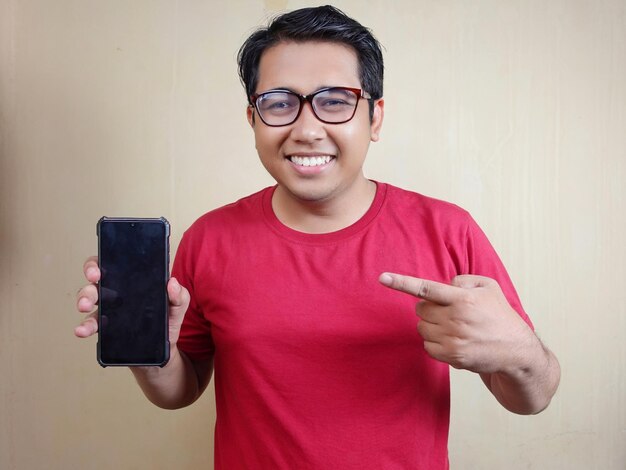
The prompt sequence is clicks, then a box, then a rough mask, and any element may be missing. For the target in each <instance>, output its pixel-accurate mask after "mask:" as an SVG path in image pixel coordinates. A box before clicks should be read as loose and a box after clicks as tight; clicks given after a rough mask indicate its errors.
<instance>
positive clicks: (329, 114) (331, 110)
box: [256, 88, 359, 126]
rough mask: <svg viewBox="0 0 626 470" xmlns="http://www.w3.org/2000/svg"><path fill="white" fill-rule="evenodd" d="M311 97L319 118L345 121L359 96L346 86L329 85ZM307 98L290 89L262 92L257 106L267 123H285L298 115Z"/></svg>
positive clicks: (289, 122)
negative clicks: (332, 86) (334, 86)
mask: <svg viewBox="0 0 626 470" xmlns="http://www.w3.org/2000/svg"><path fill="white" fill-rule="evenodd" d="M308 100H309V101H310V102H311V105H312V107H313V112H314V113H315V115H316V116H317V118H318V119H320V120H321V121H324V122H328V123H342V122H346V121H349V120H350V119H352V117H353V116H354V113H355V111H356V106H357V104H358V102H359V96H358V95H357V94H356V93H354V92H353V91H351V90H347V89H344V88H330V89H327V90H320V91H319V92H317V93H314V94H313V95H311V96H309V98H308ZM304 101H305V100H304V99H302V98H301V97H300V96H298V95H297V94H295V93H293V92H290V91H282V90H278V91H269V92H267V93H263V94H261V95H259V97H258V98H257V101H256V107H257V110H258V111H259V114H260V115H261V119H263V121H264V122H265V123H266V124H268V125H270V126H284V125H288V124H291V123H292V122H294V121H295V120H296V119H297V118H298V115H299V114H300V108H301V107H302V106H303V104H304Z"/></svg>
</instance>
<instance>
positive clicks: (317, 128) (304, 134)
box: [291, 102, 326, 142]
mask: <svg viewBox="0 0 626 470" xmlns="http://www.w3.org/2000/svg"><path fill="white" fill-rule="evenodd" d="M325 136H326V129H325V127H324V123H323V122H322V121H320V120H319V119H317V117H316V116H315V113H314V112H313V108H312V107H311V103H309V102H305V103H304V104H303V106H302V111H300V116H298V119H296V122H294V123H293V124H292V128H291V137H292V138H293V139H294V140H295V141H297V142H313V141H315V140H320V139H323V138H324V137H325Z"/></svg>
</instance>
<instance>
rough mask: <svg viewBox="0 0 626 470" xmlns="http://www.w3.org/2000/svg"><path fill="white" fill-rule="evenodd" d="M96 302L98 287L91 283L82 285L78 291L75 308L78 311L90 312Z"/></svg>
mask: <svg viewBox="0 0 626 470" xmlns="http://www.w3.org/2000/svg"><path fill="white" fill-rule="evenodd" d="M97 302H98V288H97V287H96V286H94V285H93V284H89V285H88V286H85V287H83V288H82V289H81V290H79V291H78V295H77V300H76V308H77V309H78V311H79V312H82V313H88V312H91V311H92V310H93V309H94V307H95V306H96V303H97Z"/></svg>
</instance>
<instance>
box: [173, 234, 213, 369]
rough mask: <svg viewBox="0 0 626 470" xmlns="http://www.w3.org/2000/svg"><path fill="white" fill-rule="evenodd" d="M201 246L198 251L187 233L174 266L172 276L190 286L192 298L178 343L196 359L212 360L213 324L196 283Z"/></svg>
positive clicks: (182, 283)
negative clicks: (208, 318)
mask: <svg viewBox="0 0 626 470" xmlns="http://www.w3.org/2000/svg"><path fill="white" fill-rule="evenodd" d="M197 248H198V247H196V249H195V250H194V246H193V240H192V237H191V236H190V235H189V233H188V232H186V233H185V235H183V238H182V240H181V242H180V245H179V246H178V250H177V252H176V258H175V260H174V265H173V267H172V276H173V277H175V278H176V279H177V280H178V282H179V283H180V284H181V285H182V286H184V287H186V288H187V290H188V291H189V295H190V297H191V301H190V303H189V308H188V309H187V312H186V313H185V318H184V320H183V324H182V326H181V330H180V336H179V339H178V343H177V346H178V349H179V350H181V351H183V352H184V353H185V354H186V355H187V356H188V357H189V358H190V359H191V360H193V361H200V360H205V359H210V358H211V357H212V356H213V354H214V352H215V347H214V344H213V339H212V337H211V324H210V322H209V321H208V320H207V319H206V318H205V316H204V314H203V312H202V309H201V308H200V307H199V305H198V302H197V295H196V288H197V286H196V283H195V282H194V280H195V273H196V271H197V258H198V256H197V253H198V252H199V250H198V249H197Z"/></svg>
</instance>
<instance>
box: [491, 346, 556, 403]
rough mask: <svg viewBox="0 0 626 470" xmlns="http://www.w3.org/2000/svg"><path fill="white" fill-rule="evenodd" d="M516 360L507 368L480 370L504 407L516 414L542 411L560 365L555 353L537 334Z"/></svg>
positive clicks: (554, 389) (553, 389)
mask: <svg viewBox="0 0 626 470" xmlns="http://www.w3.org/2000/svg"><path fill="white" fill-rule="evenodd" d="M534 338H535V340H536V341H535V344H534V345H533V347H532V348H530V349H529V350H527V354H526V355H525V357H524V358H521V360H520V362H519V364H516V365H514V366H512V367H509V368H507V370H503V371H499V372H495V373H491V374H480V375H481V378H482V379H483V381H484V382H485V385H487V387H488V388H489V390H490V391H491V393H492V394H493V395H494V396H495V397H496V399H497V400H498V401H499V402H500V404H502V406H504V407H505V408H506V409H507V410H509V411H511V412H513V413H517V414H524V415H527V414H537V413H539V412H541V411H543V410H544V409H545V408H546V407H547V406H548V405H549V404H550V401H551V400H552V397H553V396H554V394H555V393H556V390H557V388H558V386H559V381H560V378H561V369H560V366H559V362H558V360H557V358H556V356H555V355H554V354H553V353H552V352H551V351H550V350H548V349H547V348H546V347H545V346H544V345H543V344H542V343H541V341H540V340H539V338H537V337H536V336H534Z"/></svg>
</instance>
